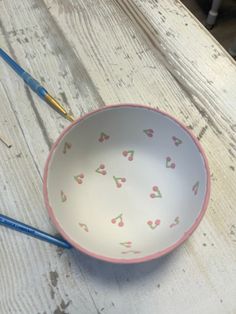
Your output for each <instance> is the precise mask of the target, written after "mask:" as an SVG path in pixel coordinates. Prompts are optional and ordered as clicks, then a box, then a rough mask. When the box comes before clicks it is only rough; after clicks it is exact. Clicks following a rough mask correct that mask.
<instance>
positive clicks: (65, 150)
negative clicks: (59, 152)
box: [63, 142, 72, 154]
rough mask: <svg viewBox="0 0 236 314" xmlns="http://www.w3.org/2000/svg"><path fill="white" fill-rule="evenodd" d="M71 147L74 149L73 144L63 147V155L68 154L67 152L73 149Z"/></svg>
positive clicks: (66, 144)
mask: <svg viewBox="0 0 236 314" xmlns="http://www.w3.org/2000/svg"><path fill="white" fill-rule="evenodd" d="M71 147H72V144H71V143H68V142H65V144H64V147H63V154H66V153H67V150H69V149H71Z"/></svg>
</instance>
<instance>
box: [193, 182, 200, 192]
mask: <svg viewBox="0 0 236 314" xmlns="http://www.w3.org/2000/svg"><path fill="white" fill-rule="evenodd" d="M198 189H199V181H197V182H196V183H195V184H194V186H193V187H192V191H193V192H194V195H197V193H198Z"/></svg>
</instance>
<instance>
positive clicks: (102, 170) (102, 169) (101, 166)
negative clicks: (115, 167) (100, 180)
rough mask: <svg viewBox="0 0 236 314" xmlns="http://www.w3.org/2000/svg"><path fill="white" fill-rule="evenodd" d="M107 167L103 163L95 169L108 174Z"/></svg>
mask: <svg viewBox="0 0 236 314" xmlns="http://www.w3.org/2000/svg"><path fill="white" fill-rule="evenodd" d="M105 168H106V167H105V165H104V164H101V165H100V166H99V167H98V168H97V169H96V170H95V171H96V172H97V173H100V174H102V175H104V176H105V175H106V174H107V172H106V170H105Z"/></svg>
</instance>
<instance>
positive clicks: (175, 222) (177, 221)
mask: <svg viewBox="0 0 236 314" xmlns="http://www.w3.org/2000/svg"><path fill="white" fill-rule="evenodd" d="M179 223H180V221H179V217H178V216H177V217H175V220H174V223H172V224H170V228H173V227H175V226H177V225H178V224H179Z"/></svg>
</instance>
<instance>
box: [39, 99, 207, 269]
mask: <svg viewBox="0 0 236 314" xmlns="http://www.w3.org/2000/svg"><path fill="white" fill-rule="evenodd" d="M119 107H120V108H121V107H136V108H143V109H149V110H152V111H155V112H158V113H161V114H163V115H164V116H167V117H169V118H170V119H172V120H173V121H175V122H176V123H177V124H179V126H180V127H182V128H183V129H184V130H185V131H186V132H187V133H188V134H189V135H190V136H191V137H192V139H193V141H194V143H195V144H196V146H197V148H198V150H199V151H200V153H201V155H202V157H203V160H204V164H205V170H206V174H207V187H206V194H205V198H204V202H203V206H202V209H201V211H200V213H199V215H198V217H197V219H196V220H195V222H194V224H193V225H192V227H191V228H189V229H188V230H187V231H186V232H185V234H184V235H183V236H182V238H180V239H179V240H178V241H177V242H175V243H174V244H172V245H171V246H169V247H168V248H166V249H164V250H162V251H159V252H157V253H154V254H151V255H148V256H146V257H141V258H131V259H122V258H110V257H106V256H102V255H97V254H94V253H93V252H90V251H88V250H86V249H85V248H83V247H81V246H80V245H79V244H78V243H76V242H75V241H74V240H73V239H71V238H70V236H69V235H68V234H67V233H66V232H65V231H64V230H63V228H62V226H61V225H60V223H59V222H58V221H57V219H56V217H55V215H54V210H53V208H52V207H51V206H50V204H49V199H48V191H47V178H48V167H49V163H50V160H51V158H52V155H53V153H54V151H55V149H56V147H57V145H58V144H59V143H60V141H61V140H62V138H63V137H64V136H65V135H66V134H67V133H68V132H69V131H70V129H71V128H72V127H73V126H74V125H75V124H77V123H78V122H80V121H82V120H85V119H86V118H87V117H89V116H91V115H94V114H96V113H97V112H100V111H104V110H107V109H109V108H119ZM43 194H44V201H45V204H46V207H47V210H48V213H49V217H50V218H51V220H52V222H53V224H54V225H55V226H56V228H57V230H58V231H59V232H60V234H61V235H62V236H63V237H64V238H65V239H66V240H67V241H68V242H69V243H70V244H71V245H72V246H73V247H74V248H76V249H78V250H80V251H81V252H83V253H85V254H87V255H89V256H92V257H95V258H97V259H100V260H104V261H106V262H112V263H119V264H121V263H122V264H130V263H141V262H146V261H150V260H152V259H155V258H158V257H161V256H163V255H166V254H168V253H170V252H171V251H173V250H174V249H175V248H177V247H178V246H180V245H181V244H182V243H183V242H184V241H186V240H187V239H188V238H189V237H190V235H191V234H192V233H193V232H194V230H195V229H196V228H197V226H198V225H199V223H200V221H201V220H202V218H203V216H204V214H205V212H206V209H207V206H208V202H209V197H210V170H209V165H208V161H207V158H206V154H205V152H204V150H203V148H202V146H201V144H200V143H199V141H198V140H197V138H196V137H195V135H194V134H193V133H192V132H191V131H190V130H188V129H187V128H186V127H185V126H184V125H183V124H182V123H181V122H179V121H178V120H177V119H176V118H174V117H172V116H171V115H170V114H168V113H165V112H163V111H161V110H159V109H155V108H151V107H149V106H145V105H137V104H119V105H109V106H105V107H103V108H100V109H97V110H94V111H92V112H90V113H88V114H86V115H84V116H83V117H81V118H78V119H77V120H75V121H74V122H73V123H72V124H71V125H69V126H68V127H67V128H66V129H65V130H64V131H63V132H62V134H61V135H60V136H59V137H58V139H57V140H56V142H55V143H54V144H53V146H52V148H51V151H50V153H49V155H48V158H47V161H46V165H45V169H44V177H43Z"/></svg>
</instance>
